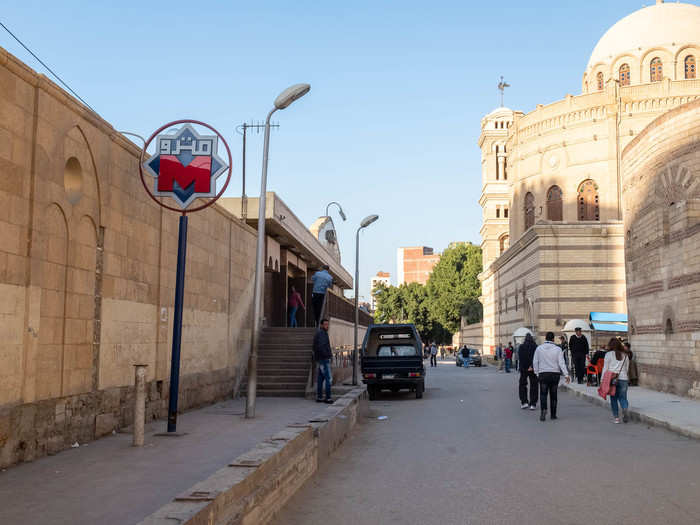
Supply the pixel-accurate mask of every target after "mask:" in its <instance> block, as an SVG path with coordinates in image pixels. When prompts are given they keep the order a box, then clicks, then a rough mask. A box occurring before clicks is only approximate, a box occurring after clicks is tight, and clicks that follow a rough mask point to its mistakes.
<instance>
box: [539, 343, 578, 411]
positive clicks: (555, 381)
mask: <svg viewBox="0 0 700 525" xmlns="http://www.w3.org/2000/svg"><path fill="white" fill-rule="evenodd" d="M532 369H533V371H534V372H535V374H537V380H538V381H539V383H540V421H544V420H545V419H547V396H549V401H550V410H551V412H550V418H551V419H557V388H559V377H560V376H562V375H564V376H565V377H566V382H567V383H568V382H570V381H571V378H570V377H569V371H568V370H567V369H566V363H565V362H564V355H563V354H562V353H561V348H559V347H558V346H557V345H555V344H554V333H553V332H547V334H546V335H545V342H544V343H542V344H541V345H540V346H538V347H537V350H535V356H534V357H533V359H532Z"/></svg>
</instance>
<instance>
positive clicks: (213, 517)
mask: <svg viewBox="0 0 700 525" xmlns="http://www.w3.org/2000/svg"><path fill="white" fill-rule="evenodd" d="M367 399H368V396H367V390H366V389H365V388H364V387H359V388H355V389H353V390H352V391H350V392H348V393H347V394H345V395H344V396H342V397H339V398H338V399H337V401H336V402H335V403H334V404H332V405H329V406H327V407H326V408H325V409H321V410H320V411H319V413H318V414H316V415H315V416H314V417H311V418H309V419H308V420H306V421H303V422H298V423H291V424H289V425H287V426H286V427H285V428H284V429H283V430H281V431H280V432H278V433H277V434H275V435H274V436H271V437H269V438H267V439H265V440H263V441H261V442H260V443H258V444H257V445H256V446H255V447H253V448H252V449H251V450H249V451H248V452H245V453H244V454H241V455H240V456H238V457H237V458H235V459H233V460H232V461H230V462H229V463H228V465H227V466H224V467H223V468H221V469H219V470H217V471H216V472H214V473H213V474H212V475H211V476H209V477H208V478H207V479H205V480H202V481H200V482H199V483H196V484H195V485H193V486H192V487H190V488H189V489H188V490H186V491H185V492H183V493H182V494H180V495H178V496H177V497H175V499H173V501H171V502H170V503H168V504H166V505H164V506H163V507H161V508H160V509H158V510H157V511H155V512H154V513H153V514H151V515H150V516H148V517H147V518H145V519H144V520H143V521H141V522H140V524H139V525H172V524H173V523H178V524H180V525H224V524H226V525H248V524H251V525H252V524H256V525H257V524H259V525H264V524H266V523H268V522H270V521H271V520H272V519H273V518H274V517H275V516H276V515H277V514H278V513H279V511H280V510H281V509H282V507H283V506H284V505H285V503H286V502H287V501H288V500H289V498H291V497H292V496H293V495H294V494H295V493H296V492H297V490H299V489H300V488H301V487H302V486H303V485H304V483H305V482H306V481H307V480H308V479H309V478H311V477H312V476H313V475H314V474H315V473H316V471H317V470H318V468H319V465H322V464H323V463H324V462H325V461H327V460H328V458H329V457H330V455H331V454H332V453H333V451H334V450H336V449H337V448H338V447H339V446H340V445H341V444H342V443H343V442H344V441H345V439H347V438H348V437H349V435H350V433H351V432H352V430H353V428H354V427H355V425H356V424H357V422H358V421H361V420H362V419H363V416H364V415H365V414H366V411H367V409H368V401H367ZM319 408H321V407H319Z"/></svg>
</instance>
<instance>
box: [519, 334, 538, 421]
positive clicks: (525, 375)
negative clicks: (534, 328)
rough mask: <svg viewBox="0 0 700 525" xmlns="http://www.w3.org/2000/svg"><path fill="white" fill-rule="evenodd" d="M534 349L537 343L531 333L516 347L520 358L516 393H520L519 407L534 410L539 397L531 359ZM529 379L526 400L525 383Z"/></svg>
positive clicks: (533, 355)
mask: <svg viewBox="0 0 700 525" xmlns="http://www.w3.org/2000/svg"><path fill="white" fill-rule="evenodd" d="M535 350H537V344H536V343H535V340H534V339H533V337H532V334H527V335H526V336H525V341H523V343H522V344H521V345H520V347H519V348H518V354H519V356H520V357H519V360H520V383H519V385H518V386H519V388H518V394H519V395H520V408H522V409H526V408H528V407H529V408H530V410H535V408H536V407H537V399H538V398H539V385H538V382H537V376H536V375H535V370H534V369H533V368H532V360H533V358H534V357H535ZM528 380H529V381H530V398H529V400H528V397H527V393H528V388H527V383H528Z"/></svg>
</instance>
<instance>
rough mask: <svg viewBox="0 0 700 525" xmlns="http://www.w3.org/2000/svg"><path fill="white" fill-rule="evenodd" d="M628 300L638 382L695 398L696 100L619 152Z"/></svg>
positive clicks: (699, 250)
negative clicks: (638, 364)
mask: <svg viewBox="0 0 700 525" xmlns="http://www.w3.org/2000/svg"><path fill="white" fill-rule="evenodd" d="M622 175H623V196H624V211H625V214H624V215H625V230H626V264H627V280H628V286H629V288H628V304H629V315H630V329H631V341H632V347H633V349H634V350H635V352H636V355H637V356H638V359H639V362H640V381H641V382H642V383H644V384H646V385H648V386H651V387H653V388H656V389H659V390H663V391H668V392H673V393H676V394H681V395H688V396H691V397H695V398H700V355H699V353H698V351H699V350H700V344H699V343H700V279H698V277H697V276H698V272H700V101H694V102H690V103H687V104H685V105H683V106H680V107H679V108H676V109H673V110H671V111H669V112H667V113H665V114H664V115H663V116H661V117H659V118H657V119H656V120H654V121H653V122H652V123H651V124H649V126H647V128H646V129H645V130H644V131H643V132H642V133H641V134H640V135H639V136H637V137H636V138H635V139H634V140H633V141H632V142H631V143H630V144H629V145H628V146H627V147H626V148H625V149H624V151H623V154H622Z"/></svg>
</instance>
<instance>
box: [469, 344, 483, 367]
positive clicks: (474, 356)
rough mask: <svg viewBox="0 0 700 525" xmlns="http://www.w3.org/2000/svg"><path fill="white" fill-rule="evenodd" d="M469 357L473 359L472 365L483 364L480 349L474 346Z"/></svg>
mask: <svg viewBox="0 0 700 525" xmlns="http://www.w3.org/2000/svg"><path fill="white" fill-rule="evenodd" d="M469 359H471V364H472V366H481V354H480V353H479V351H478V350H475V349H474V348H472V349H470V350H469Z"/></svg>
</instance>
